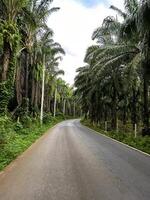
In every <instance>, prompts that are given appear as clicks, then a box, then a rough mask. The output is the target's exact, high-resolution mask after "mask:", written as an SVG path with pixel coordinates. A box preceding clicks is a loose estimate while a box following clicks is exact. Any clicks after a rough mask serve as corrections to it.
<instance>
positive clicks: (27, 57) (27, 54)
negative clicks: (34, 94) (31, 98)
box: [25, 52, 29, 98]
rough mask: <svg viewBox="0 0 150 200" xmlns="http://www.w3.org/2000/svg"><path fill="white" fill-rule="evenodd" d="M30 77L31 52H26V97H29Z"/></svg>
mask: <svg viewBox="0 0 150 200" xmlns="http://www.w3.org/2000/svg"><path fill="white" fill-rule="evenodd" d="M28 78H29V53H28V52H26V71H25V98H28V91H29V85H28Z"/></svg>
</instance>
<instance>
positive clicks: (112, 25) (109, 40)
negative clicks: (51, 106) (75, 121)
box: [75, 0, 150, 141]
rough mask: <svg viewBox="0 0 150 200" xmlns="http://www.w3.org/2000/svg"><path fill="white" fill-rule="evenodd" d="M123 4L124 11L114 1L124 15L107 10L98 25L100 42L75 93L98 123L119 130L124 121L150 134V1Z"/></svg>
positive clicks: (90, 54) (95, 35)
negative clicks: (112, 13) (112, 14)
mask: <svg viewBox="0 0 150 200" xmlns="http://www.w3.org/2000/svg"><path fill="white" fill-rule="evenodd" d="M124 5H125V11H124V12H123V11H121V10H120V9H118V8H116V7H115V6H111V7H110V8H111V9H113V10H115V11H116V12H117V15H119V17H121V18H122V20H121V21H119V20H118V19H119V18H118V16H117V17H112V16H108V17H106V18H105V19H104V20H103V23H102V25H101V26H100V27H98V28H97V29H96V30H95V31H94V33H93V35H92V39H93V40H95V41H96V42H97V44H96V45H93V46H90V47H89V48H88V49H87V52H86V55H85V63H86V65H85V66H83V67H80V68H78V70H77V72H78V74H77V76H76V78H75V86H76V94H77V95H78V97H79V101H80V104H81V106H82V110H83V113H84V115H85V118H86V119H87V118H89V119H90V120H91V122H92V123H93V124H101V123H102V124H105V128H104V129H105V130H112V131H115V132H118V131H119V124H121V126H122V127H124V128H123V130H124V131H125V127H126V125H127V124H130V125H132V126H130V127H131V128H130V130H129V132H131V133H134V136H135V137H136V135H137V134H141V133H142V135H143V136H145V135H150V124H149V122H150V120H149V118H150V96H149V93H150V87H149V86H150V3H149V0H144V1H138V0H125V1H124ZM146 139H147V138H146ZM146 139H143V140H146ZM147 140H148V141H149V139H147Z"/></svg>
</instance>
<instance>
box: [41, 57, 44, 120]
mask: <svg viewBox="0 0 150 200" xmlns="http://www.w3.org/2000/svg"><path fill="white" fill-rule="evenodd" d="M44 84H45V55H44V56H43V77H42V96H41V115H40V121H41V124H42V123H43V105H44Z"/></svg>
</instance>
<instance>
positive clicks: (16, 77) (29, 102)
mask: <svg viewBox="0 0 150 200" xmlns="http://www.w3.org/2000/svg"><path fill="white" fill-rule="evenodd" d="M52 2H53V1H52V0H1V1H0V114H1V115H7V114H10V113H11V116H13V117H14V118H18V117H22V116H24V115H32V116H37V115H39V112H40V110H41V119H42V116H43V111H44V112H50V113H52V114H53V115H54V116H55V115H56V114H57V113H59V112H60V113H63V114H68V115H73V105H74V99H73V88H71V87H70V86H69V85H68V84H66V83H65V81H63V80H62V79H61V78H60V77H59V75H62V74H64V72H63V70H60V69H59V68H58V65H59V61H60V60H61V59H62V56H63V55H64V54H65V52H64V50H63V48H62V47H61V45H60V44H59V43H57V42H55V41H54V39H53V35H54V33H53V30H52V29H51V28H50V27H48V25H47V19H48V17H50V15H51V14H53V13H54V12H56V11H58V10H59V7H52V5H51V3H52Z"/></svg>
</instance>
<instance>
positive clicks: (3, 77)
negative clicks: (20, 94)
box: [1, 41, 11, 81]
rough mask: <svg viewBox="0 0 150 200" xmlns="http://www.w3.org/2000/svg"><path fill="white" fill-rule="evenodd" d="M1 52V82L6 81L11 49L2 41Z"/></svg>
mask: <svg viewBox="0 0 150 200" xmlns="http://www.w3.org/2000/svg"><path fill="white" fill-rule="evenodd" d="M3 52H4V53H3V61H2V66H3V68H2V75H1V80H2V81H6V79H7V72H8V68H9V63H10V59H11V48H10V44H9V43H8V42H7V41H4V46H3Z"/></svg>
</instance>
